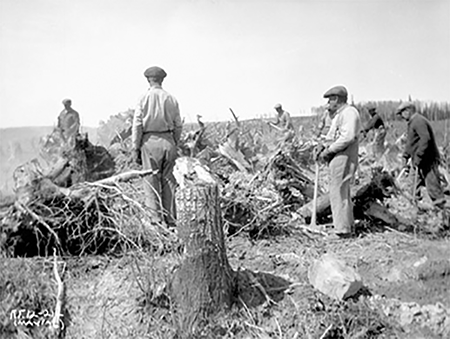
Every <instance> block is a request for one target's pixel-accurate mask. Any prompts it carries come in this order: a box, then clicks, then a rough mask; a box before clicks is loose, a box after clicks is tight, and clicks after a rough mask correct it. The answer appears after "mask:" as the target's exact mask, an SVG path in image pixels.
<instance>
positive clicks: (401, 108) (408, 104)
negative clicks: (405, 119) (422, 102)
mask: <svg viewBox="0 0 450 339" xmlns="http://www.w3.org/2000/svg"><path fill="white" fill-rule="evenodd" d="M408 108H411V109H412V110H414V111H415V110H416V106H415V105H414V104H413V103H412V102H411V101H405V102H402V103H401V104H400V106H398V108H397V111H396V112H395V113H396V114H401V113H402V112H403V111H404V110H405V109H408Z"/></svg>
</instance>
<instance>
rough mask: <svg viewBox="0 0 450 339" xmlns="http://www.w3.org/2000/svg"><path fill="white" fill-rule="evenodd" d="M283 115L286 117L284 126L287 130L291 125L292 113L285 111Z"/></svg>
mask: <svg viewBox="0 0 450 339" xmlns="http://www.w3.org/2000/svg"><path fill="white" fill-rule="evenodd" d="M283 117H284V126H283V128H284V129H285V130H288V129H289V126H290V125H291V115H290V114H289V113H288V112H284V115H283Z"/></svg>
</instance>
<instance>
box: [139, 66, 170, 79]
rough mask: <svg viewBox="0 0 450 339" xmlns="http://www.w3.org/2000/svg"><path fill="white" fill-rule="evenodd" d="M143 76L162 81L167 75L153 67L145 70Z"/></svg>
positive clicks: (160, 69)
mask: <svg viewBox="0 0 450 339" xmlns="http://www.w3.org/2000/svg"><path fill="white" fill-rule="evenodd" d="M144 76H145V77H146V78H159V79H164V78H165V77H166V76H167V73H166V72H165V71H164V70H163V69H162V68H160V67H158V66H153V67H150V68H147V69H146V70H145V72H144Z"/></svg>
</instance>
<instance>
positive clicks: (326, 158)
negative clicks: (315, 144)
mask: <svg viewBox="0 0 450 339" xmlns="http://www.w3.org/2000/svg"><path fill="white" fill-rule="evenodd" d="M333 157H334V153H333V152H330V151H329V150H328V149H326V150H324V151H323V152H322V153H320V156H319V160H321V161H323V162H325V163H329V162H330V161H331V160H332V159H333Z"/></svg>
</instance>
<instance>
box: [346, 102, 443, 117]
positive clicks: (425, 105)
mask: <svg viewBox="0 0 450 339" xmlns="http://www.w3.org/2000/svg"><path fill="white" fill-rule="evenodd" d="M413 102H414V104H415V105H416V107H417V109H418V111H419V112H420V113H422V114H423V115H424V116H425V117H426V118H427V119H429V120H433V121H436V120H445V119H449V118H450V103H447V102H443V103H438V102H423V101H413ZM400 104H401V101H376V102H368V103H356V104H354V106H355V107H356V108H358V110H359V111H360V112H367V107H368V106H369V105H374V106H375V107H376V108H377V112H378V113H379V114H380V115H381V117H382V118H383V119H385V120H395V119H396V116H395V112H396V110H397V108H398V106H399V105H400Z"/></svg>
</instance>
